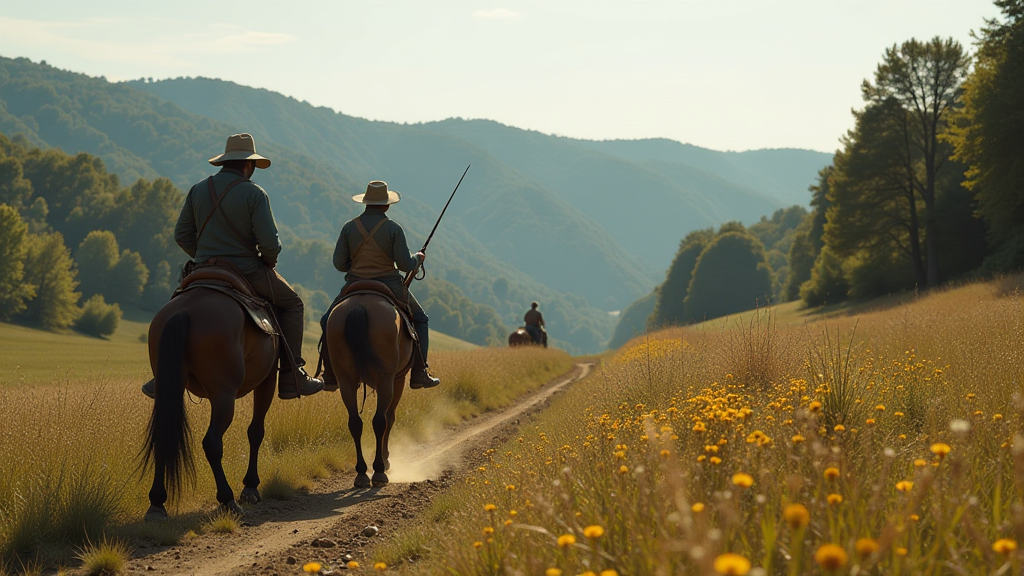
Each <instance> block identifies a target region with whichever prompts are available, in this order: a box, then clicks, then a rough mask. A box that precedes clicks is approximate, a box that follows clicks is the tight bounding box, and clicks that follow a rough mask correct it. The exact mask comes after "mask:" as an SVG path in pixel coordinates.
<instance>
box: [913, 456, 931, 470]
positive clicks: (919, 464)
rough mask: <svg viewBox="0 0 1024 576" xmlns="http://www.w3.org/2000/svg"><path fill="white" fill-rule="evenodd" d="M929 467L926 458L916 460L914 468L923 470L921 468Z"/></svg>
mask: <svg viewBox="0 0 1024 576" xmlns="http://www.w3.org/2000/svg"><path fill="white" fill-rule="evenodd" d="M927 465H928V462H927V461H926V460H925V459H924V458H918V459H917V460H914V466H916V467H918V468H921V467H924V466H927Z"/></svg>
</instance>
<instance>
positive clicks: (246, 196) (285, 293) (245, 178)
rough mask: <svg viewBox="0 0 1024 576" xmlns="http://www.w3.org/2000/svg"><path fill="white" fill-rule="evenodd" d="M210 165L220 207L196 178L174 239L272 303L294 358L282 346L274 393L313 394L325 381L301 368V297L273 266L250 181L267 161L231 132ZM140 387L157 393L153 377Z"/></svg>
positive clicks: (269, 228) (273, 252)
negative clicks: (234, 273) (234, 272)
mask: <svg viewBox="0 0 1024 576" xmlns="http://www.w3.org/2000/svg"><path fill="white" fill-rule="evenodd" d="M210 164H213V165H214V166H220V171H219V172H217V173H216V174H214V175H213V177H212V180H213V193H214V195H216V197H217V198H218V199H219V209H217V208H215V206H216V205H215V203H214V199H212V198H211V197H210V196H211V194H210V193H209V184H208V182H207V180H206V179H204V180H202V181H200V182H199V183H198V184H196V185H195V186H193V187H192V189H191V190H189V192H188V195H187V196H186V197H185V204H184V206H182V207H181V214H180V215H179V216H178V223H177V225H176V226H175V227H174V240H175V241H176V242H177V243H178V246H180V247H181V249H182V250H184V251H185V253H186V254H188V255H189V256H190V257H191V258H192V260H193V261H194V262H196V263H197V264H199V263H203V262H206V261H208V260H209V259H211V258H216V259H218V260H227V261H228V262H230V263H231V264H234V265H235V266H236V267H237V268H238V269H239V270H241V272H242V273H243V275H244V276H245V279H246V280H248V281H249V284H251V285H252V288H253V290H255V292H256V293H257V294H259V295H260V296H262V297H263V298H266V299H267V301H269V302H270V303H271V304H273V306H274V307H275V309H276V312H277V320H278V324H279V325H280V327H281V333H282V336H283V338H284V344H285V346H287V347H288V349H289V350H291V355H292V358H293V359H294V362H289V361H288V360H287V358H288V354H287V351H286V350H284V349H283V346H282V350H281V356H280V357H281V369H280V372H279V373H278V378H277V395H278V397H279V398H282V399H284V400H289V399H292V398H298V397H299V396H309V395H312V394H316V393H317V392H319V391H321V390H323V387H324V383H323V381H322V380H320V379H319V378H313V377H311V376H310V375H309V374H307V373H306V371H305V370H304V369H303V368H302V367H303V366H304V365H305V363H306V362H305V360H303V359H302V331H303V328H304V318H303V304H302V299H301V298H299V295H298V294H297V293H296V292H295V289H293V288H292V287H291V285H290V284H288V281H287V280H285V279H284V278H282V277H281V275H280V274H278V272H277V270H276V269H275V268H276V266H277V257H278V255H279V254H280V253H281V239H280V237H279V236H278V231H277V222H276V221H275V220H274V214H273V212H271V210H270V198H269V197H268V196H267V193H266V191H264V190H263V188H261V187H260V186H259V185H257V184H256V183H254V182H253V181H251V180H250V179H249V178H251V177H252V175H253V172H255V171H256V169H257V168H260V169H264V168H268V167H269V166H270V160H269V159H267V158H265V157H263V156H260V155H259V154H257V153H256V143H255V141H254V140H253V137H252V136H251V135H249V134H235V135H233V136H230V137H228V141H227V145H226V146H225V147H224V153H223V154H221V155H219V156H214V157H213V158H210ZM229 192H230V193H229ZM214 211H217V212H220V214H214ZM200 229H201V230H200ZM200 231H201V232H202V234H199V232H200ZM142 391H143V393H144V394H146V395H147V396H149V397H150V398H153V397H155V392H156V382H155V380H150V381H149V382H147V383H146V384H145V385H144V386H143V387H142Z"/></svg>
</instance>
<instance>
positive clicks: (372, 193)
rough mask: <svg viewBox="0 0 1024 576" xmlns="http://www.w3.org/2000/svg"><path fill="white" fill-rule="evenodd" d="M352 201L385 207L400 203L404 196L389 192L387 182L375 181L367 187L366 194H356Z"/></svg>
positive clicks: (392, 191)
mask: <svg viewBox="0 0 1024 576" xmlns="http://www.w3.org/2000/svg"><path fill="white" fill-rule="evenodd" d="M352 199H353V200H355V201H356V202H362V203H363V204H368V205H370V206H385V205H387V204H394V203H395V202H398V201H399V200H401V199H402V195H401V194H399V193H398V192H395V191H394V190H388V183H387V182H381V181H380V180H374V181H373V182H370V183H369V184H367V185H366V193H365V194H356V195H355V196H353V197H352Z"/></svg>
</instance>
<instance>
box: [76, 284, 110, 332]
mask: <svg viewBox="0 0 1024 576" xmlns="http://www.w3.org/2000/svg"><path fill="white" fill-rule="evenodd" d="M120 323H121V307H120V306H118V305H117V304H107V303H106V301H105V300H104V299H103V296H101V295H99V294H94V295H93V296H92V297H91V298H89V299H88V300H86V301H85V305H84V306H82V315H81V316H79V317H78V320H76V321H75V330H78V331H79V332H82V333H84V334H89V335H91V336H110V335H111V334H113V333H114V332H116V331H117V326H118V325H119V324H120Z"/></svg>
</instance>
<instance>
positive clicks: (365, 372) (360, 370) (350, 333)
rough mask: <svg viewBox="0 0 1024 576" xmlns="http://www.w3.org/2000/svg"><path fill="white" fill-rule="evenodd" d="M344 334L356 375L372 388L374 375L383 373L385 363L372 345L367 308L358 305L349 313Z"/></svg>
mask: <svg viewBox="0 0 1024 576" xmlns="http://www.w3.org/2000/svg"><path fill="white" fill-rule="evenodd" d="M344 332H345V341H346V342H348V349H349V350H350V351H351V352H352V362H353V363H354V364H355V369H356V373H357V374H359V379H360V380H362V382H363V384H366V385H367V386H370V387H371V388H372V387H373V374H374V372H377V373H380V372H381V371H383V365H384V363H383V362H382V361H381V359H380V357H378V356H377V353H376V352H374V351H373V346H371V345H370V314H369V312H367V310H366V307H365V306H362V305H357V306H355V307H353V308H352V309H351V310H349V311H348V314H346V315H345V327H344Z"/></svg>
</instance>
